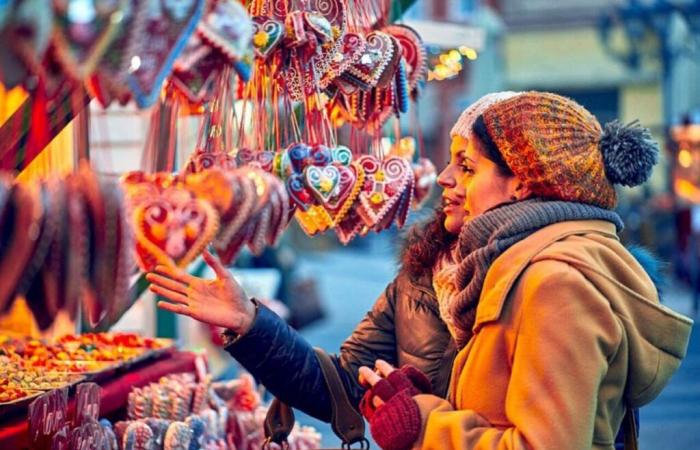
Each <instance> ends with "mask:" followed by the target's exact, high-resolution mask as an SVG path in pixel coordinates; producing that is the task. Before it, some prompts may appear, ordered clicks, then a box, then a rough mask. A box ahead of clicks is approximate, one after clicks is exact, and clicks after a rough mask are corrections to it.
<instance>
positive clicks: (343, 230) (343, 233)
mask: <svg viewBox="0 0 700 450" xmlns="http://www.w3.org/2000/svg"><path fill="white" fill-rule="evenodd" d="M363 227H365V223H364V221H363V220H362V217H360V215H359V214H358V213H357V209H356V208H350V210H349V211H348V214H347V215H346V216H345V217H344V218H343V219H342V220H341V221H340V222H338V223H336V224H335V233H336V235H337V236H338V240H339V241H340V243H341V244H343V245H348V244H349V243H350V241H351V240H353V239H354V238H355V236H357V235H358V234H359V233H360V230H362V228H363Z"/></svg>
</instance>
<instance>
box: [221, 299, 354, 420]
mask: <svg viewBox="0 0 700 450" xmlns="http://www.w3.org/2000/svg"><path fill="white" fill-rule="evenodd" d="M226 350H227V351H228V353H229V354H230V355H231V356H233V357H234V358H235V359H236V360H237V361H238V362H239V363H241V365H243V367H245V368H246V370H248V371H249V372H250V373H251V374H252V375H253V376H254V377H256V378H257V379H258V380H259V381H260V382H261V383H262V384H263V385H264V386H265V387H266V388H267V389H268V390H269V391H270V392H271V393H272V394H273V395H275V396H276V397H277V398H279V399H280V400H281V401H283V402H285V403H287V404H288V405H290V406H292V407H294V408H297V409H299V410H301V411H303V412H305V413H307V414H309V415H311V416H313V417H316V418H318V419H320V420H323V421H326V422H328V421H330V418H331V402H330V396H329V392H328V388H327V387H326V382H325V380H324V378H323V372H322V370H321V366H320V365H319V362H318V360H317V359H316V355H315V353H314V350H313V348H312V347H311V345H309V343H308V342H307V341H306V340H305V339H304V338H303V337H302V336H301V335H300V334H299V333H298V332H297V331H295V330H294V329H293V328H291V327H290V326H289V325H287V324H286V323H285V322H284V321H283V320H282V319H281V318H280V317H279V316H277V315H276V314H275V313H273V312H272V311H270V310H269V309H267V308H266V307H265V306H263V305H260V308H259V310H258V314H257V317H256V318H255V322H254V323H253V326H252V327H251V329H250V330H249V331H248V332H247V333H246V334H245V335H243V336H242V337H241V338H240V339H238V340H237V341H236V342H235V343H234V344H232V345H230V346H228V347H227V348H226ZM341 378H345V377H342V374H341ZM344 381H345V380H344Z"/></svg>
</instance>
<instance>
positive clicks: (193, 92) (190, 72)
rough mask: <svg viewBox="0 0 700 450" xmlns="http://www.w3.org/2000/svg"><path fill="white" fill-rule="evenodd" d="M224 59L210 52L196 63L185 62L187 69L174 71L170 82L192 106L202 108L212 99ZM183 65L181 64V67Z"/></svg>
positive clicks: (216, 53) (214, 52)
mask: <svg viewBox="0 0 700 450" xmlns="http://www.w3.org/2000/svg"><path fill="white" fill-rule="evenodd" d="M224 64H225V62H224V59H223V58H222V57H221V55H220V54H219V53H218V52H216V51H210V52H208V53H207V54H206V55H205V56H203V57H202V58H200V59H199V60H198V61H196V62H194V63H192V62H190V61H188V62H187V65H189V68H187V69H185V70H179V69H177V68H176V69H175V70H174V71H173V74H172V75H171V76H170V82H171V83H172V84H173V86H175V88H176V89H177V90H178V91H179V92H181V93H182V94H183V95H184V96H185V98H186V99H187V100H188V101H189V102H190V103H191V104H193V105H197V106H203V105H204V103H207V102H209V101H210V100H212V98H213V97H214V87H215V84H216V80H217V79H218V78H219V77H220V75H221V71H222V70H223V67H224ZM184 66H185V65H184V64H183V65H182V67H184Z"/></svg>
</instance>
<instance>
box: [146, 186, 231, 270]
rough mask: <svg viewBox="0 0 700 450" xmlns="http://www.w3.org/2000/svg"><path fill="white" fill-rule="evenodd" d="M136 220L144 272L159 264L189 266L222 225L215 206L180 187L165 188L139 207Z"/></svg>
mask: <svg viewBox="0 0 700 450" xmlns="http://www.w3.org/2000/svg"><path fill="white" fill-rule="evenodd" d="M134 222H135V224H134V229H135V234H136V252H137V261H138V263H139V266H140V267H141V269H142V270H144V271H152V270H153V269H154V268H155V266H156V265H158V264H164V265H170V266H178V267H184V266H186V265H187V264H189V263H190V262H192V260H194V258H196V257H197V255H199V254H200V253H201V252H202V250H204V248H205V246H206V245H207V244H208V243H209V241H211V240H212V239H213V238H214V236H215V235H216V232H217V231H218V227H219V217H218V215H217V213H216V210H215V209H214V207H213V206H211V205H210V204H209V202H207V201H205V200H201V199H197V198H193V197H192V195H191V194H190V192H189V191H187V190H185V189H182V188H180V187H171V188H169V189H166V190H165V191H164V192H163V193H162V194H161V195H160V196H158V197H157V198H154V199H152V200H150V201H147V202H144V203H143V204H141V205H140V206H138V207H137V208H136V209H135V211H134Z"/></svg>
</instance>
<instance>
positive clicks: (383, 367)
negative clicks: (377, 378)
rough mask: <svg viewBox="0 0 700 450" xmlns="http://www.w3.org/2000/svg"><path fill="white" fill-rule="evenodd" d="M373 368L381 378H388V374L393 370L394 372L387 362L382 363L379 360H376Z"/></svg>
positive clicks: (382, 361)
mask: <svg viewBox="0 0 700 450" xmlns="http://www.w3.org/2000/svg"><path fill="white" fill-rule="evenodd" d="M374 367H376V369H377V370H378V371H379V374H380V375H381V376H382V377H383V378H386V377H388V376H389V374H390V373H391V372H393V371H394V370H396V369H395V368H394V366H392V365H391V364H389V363H388V362H386V361H384V360H381V359H378V360H377V361H376V362H375V363H374Z"/></svg>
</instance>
